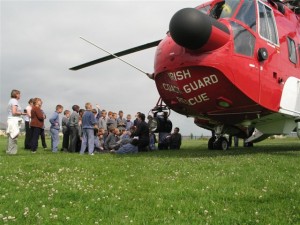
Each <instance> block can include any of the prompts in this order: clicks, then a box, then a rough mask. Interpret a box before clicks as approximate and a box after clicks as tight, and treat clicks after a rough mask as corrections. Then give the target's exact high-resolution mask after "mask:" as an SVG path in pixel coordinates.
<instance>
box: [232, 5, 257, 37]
mask: <svg viewBox="0 0 300 225" xmlns="http://www.w3.org/2000/svg"><path fill="white" fill-rule="evenodd" d="M236 19H238V20H240V21H241V22H243V23H245V24H246V25H248V26H249V27H250V28H251V29H252V30H253V31H254V32H255V31H256V14H255V4H254V1H252V0H245V1H244V2H243V4H242V6H241V8H240V10H239V12H238V13H237V15H236Z"/></svg>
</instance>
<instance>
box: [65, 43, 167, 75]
mask: <svg viewBox="0 0 300 225" xmlns="http://www.w3.org/2000/svg"><path fill="white" fill-rule="evenodd" d="M160 42H161V40H158V41H153V42H150V43H147V44H144V45H140V46H137V47H134V48H130V49H127V50H124V51H121V52H118V53H115V54H114V55H115V56H118V57H120V56H124V55H128V54H131V53H134V52H138V51H142V50H145V49H148V48H152V47H155V46H157V45H158V44H159V43H160ZM114 55H108V56H105V57H102V58H99V59H95V60H93V61H90V62H87V63H84V64H81V65H78V66H75V67H72V68H70V70H80V69H83V68H85V67H88V66H92V65H95V64H97V63H101V62H105V61H107V60H111V59H114V58H115V56H114Z"/></svg>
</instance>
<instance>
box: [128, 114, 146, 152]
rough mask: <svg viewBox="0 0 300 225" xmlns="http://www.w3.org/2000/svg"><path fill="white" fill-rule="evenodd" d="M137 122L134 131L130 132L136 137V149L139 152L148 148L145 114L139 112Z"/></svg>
mask: <svg viewBox="0 0 300 225" xmlns="http://www.w3.org/2000/svg"><path fill="white" fill-rule="evenodd" d="M137 118H138V123H137V128H136V130H135V132H134V133H133V134H132V136H133V137H138V140H139V142H138V150H139V152H143V151H144V152H146V151H148V149H149V147H148V146H149V126H148V124H147V123H146V122H145V114H144V113H139V114H138V116H137Z"/></svg>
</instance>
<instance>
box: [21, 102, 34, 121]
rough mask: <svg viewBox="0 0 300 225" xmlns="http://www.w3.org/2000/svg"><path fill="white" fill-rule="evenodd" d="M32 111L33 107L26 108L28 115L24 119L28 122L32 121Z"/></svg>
mask: <svg viewBox="0 0 300 225" xmlns="http://www.w3.org/2000/svg"><path fill="white" fill-rule="evenodd" d="M31 109H32V107H31V105H28V106H26V111H27V115H25V116H24V117H23V118H24V120H25V121H27V122H29V121H30V117H29V116H28V114H29V115H31Z"/></svg>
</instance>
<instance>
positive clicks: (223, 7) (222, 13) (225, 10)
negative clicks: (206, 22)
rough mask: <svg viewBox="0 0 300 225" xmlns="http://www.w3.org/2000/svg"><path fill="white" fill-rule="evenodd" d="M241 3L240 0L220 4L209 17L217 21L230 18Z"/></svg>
mask: <svg viewBox="0 0 300 225" xmlns="http://www.w3.org/2000/svg"><path fill="white" fill-rule="evenodd" d="M239 3H240V1H239V0H225V1H222V2H219V3H217V4H216V5H215V6H214V7H213V9H212V10H211V11H210V14H209V15H210V16H211V17H213V18H215V19H220V18H230V17H232V15H233V14H234V12H235V10H236V8H237V6H238V4H239Z"/></svg>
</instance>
